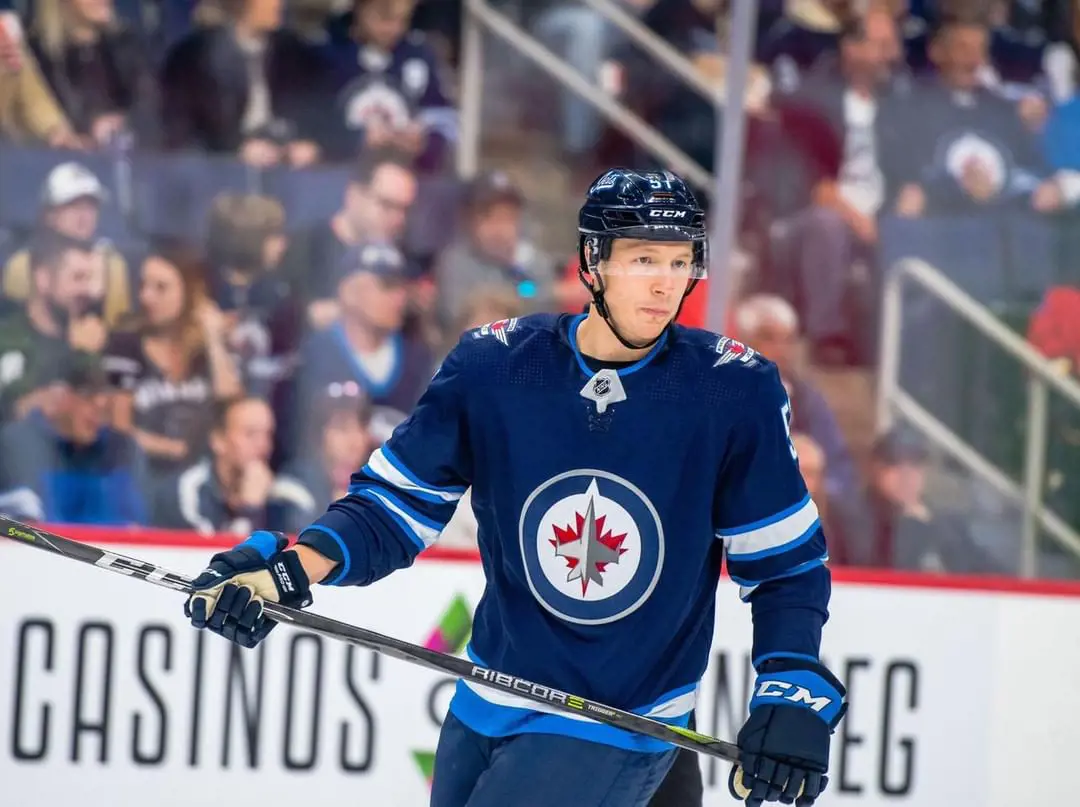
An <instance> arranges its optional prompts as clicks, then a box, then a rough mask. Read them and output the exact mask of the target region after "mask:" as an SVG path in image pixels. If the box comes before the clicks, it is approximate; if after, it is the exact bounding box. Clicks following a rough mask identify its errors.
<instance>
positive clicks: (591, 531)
mask: <svg viewBox="0 0 1080 807" xmlns="http://www.w3.org/2000/svg"><path fill="white" fill-rule="evenodd" d="M585 495H586V496H588V497H589V503H588V505H587V506H586V508H585V512H584V513H577V512H575V513H574V521H575V523H574V524H573V525H570V524H567V525H566V526H565V527H560V526H559V525H558V524H555V525H553V528H554V531H555V537H554V538H550V539H548V540H549V542H550V543H551V545H552V546H553V547H555V555H556V556H557V557H561V558H563V559H565V560H566V567H567V570H568V571H567V574H566V581H567V582H568V583H569V582H570V581H572V580H580V581H581V595H582V596H583V597H584V596H585V592H586V591H588V589H589V583H590V582H593V583H596V585H598V586H603V585H604V576H603V573H604V571H606V570H607V567H608V564H609V563H618V562H619V558H620V557H621V556H622V555H623V553H625V552H626V551H627V550H626V548H625V547H623V545H622V543H623V541H624V540H625V539H626V533H625V532H624V533H621V534H619V535H612V534H611V530H610V529H608V530H607V531H606V532H605V529H604V526H605V521H606V520H607V516H597V515H596V500H597V499H598V498H600V492H599V490H598V489H597V486H596V480H595V479H594V480H593V481H592V484H590V485H589V489H588V490H587V491H586V492H585Z"/></svg>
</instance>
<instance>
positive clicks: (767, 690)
mask: <svg viewBox="0 0 1080 807" xmlns="http://www.w3.org/2000/svg"><path fill="white" fill-rule="evenodd" d="M757 696H758V697H759V698H783V699H784V700H786V701H791V702H792V703H798V704H804V705H806V706H809V707H810V708H811V709H813V710H814V711H815V712H820V711H821V710H822V709H825V708H826V707H828V706H829V704H831V703H832V699H831V698H826V697H825V696H821V697H819V698H815V697H814V696H813V695H812V694H810V690H809V689H806V688H805V687H801V686H797V685H795V684H790V683H788V682H787V681H762V682H761V684H760V685H759V686H758V691H757Z"/></svg>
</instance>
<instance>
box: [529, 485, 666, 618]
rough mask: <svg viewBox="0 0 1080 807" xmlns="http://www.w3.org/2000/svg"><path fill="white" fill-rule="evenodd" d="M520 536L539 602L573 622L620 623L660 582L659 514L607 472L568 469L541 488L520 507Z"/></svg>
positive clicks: (661, 544) (634, 489)
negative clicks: (617, 621) (618, 621)
mask: <svg viewBox="0 0 1080 807" xmlns="http://www.w3.org/2000/svg"><path fill="white" fill-rule="evenodd" d="M519 533H520V536H519V537H520V541H521V556H522V561H523V562H524V565H525V576H526V578H527V580H528V583H529V588H530V590H531V591H532V593H533V596H534V597H536V599H537V601H538V602H539V603H540V604H541V605H542V606H543V607H544V608H545V609H547V610H548V611H549V612H551V613H552V614H554V615H555V616H557V617H559V618H560V619H563V620H566V621H567V622H574V623H577V624H580V625H602V624H605V623H608V622H615V621H616V620H619V619H622V618H623V617H625V616H627V615H628V614H631V613H633V612H634V611H636V610H637V609H638V608H640V607H641V606H642V605H643V604H644V602H645V601H646V600H647V599H648V598H649V595H650V594H652V592H653V589H655V588H656V583H657V581H658V580H659V578H660V571H661V569H662V567H663V562H664V532H663V527H662V526H661V524H660V516H659V515H658V514H657V512H656V508H655V507H654V506H653V504H652V502H650V501H649V499H648V497H647V496H645V494H644V493H643V492H642V491H641V490H640V489H638V488H637V487H636V486H634V485H633V484H631V483H630V482H628V481H626V480H625V479H623V478H622V477H619V476H616V475H615V474H612V473H609V472H607V471H598V470H576V471H568V472H567V473H564V474H559V475H558V476H555V477H552V478H551V479H549V480H547V481H546V482H544V483H543V484H541V485H540V486H539V487H537V488H536V490H534V491H533V492H532V493H531V494H530V496H529V498H528V499H527V500H526V502H525V506H524V507H523V508H522V511H521V520H520V524H519Z"/></svg>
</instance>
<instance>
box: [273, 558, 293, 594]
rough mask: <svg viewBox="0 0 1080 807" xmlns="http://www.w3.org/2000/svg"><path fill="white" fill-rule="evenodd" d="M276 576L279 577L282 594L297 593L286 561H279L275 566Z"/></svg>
mask: <svg viewBox="0 0 1080 807" xmlns="http://www.w3.org/2000/svg"><path fill="white" fill-rule="evenodd" d="M274 574H275V575H276V576H277V582H278V588H280V589H281V593H282V594H295V593H296V586H295V585H293V581H292V577H291V576H290V575H289V567H288V566H286V565H285V561H283V560H279V561H278V562H277V563H275V564H274Z"/></svg>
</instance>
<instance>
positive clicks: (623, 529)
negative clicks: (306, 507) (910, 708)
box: [185, 169, 846, 807]
mask: <svg viewBox="0 0 1080 807" xmlns="http://www.w3.org/2000/svg"><path fill="white" fill-rule="evenodd" d="M704 218H705V217H704V213H703V211H702V210H701V208H700V207H699V205H698V203H697V201H696V199H695V198H694V196H693V194H692V193H691V191H690V190H689V189H688V187H687V186H686V184H685V183H684V182H683V180H681V179H679V178H678V177H676V176H674V175H673V174H670V173H667V172H663V173H636V172H633V171H628V170H623V169H615V170H612V171H608V172H607V173H605V174H604V175H603V176H601V177H600V178H598V179H597V180H596V181H595V182H594V183H593V185H592V186H591V188H590V189H589V191H588V196H587V198H586V201H585V204H584V205H583V207H582V208H581V211H580V216H579V232H580V243H579V252H580V259H581V277H582V279H583V281H584V282H585V284H586V285H587V286H588V288H589V290H590V292H591V294H592V304H591V306H590V308H589V310H588V312H587V313H586V314H580V315H576V316H574V315H569V314H566V315H560V316H555V315H535V316H530V317H525V318H522V319H516V320H509V321H502V322H496V323H492V324H490V325H486V326H484V327H482V328H478V329H476V330H473V331H470V332H467V333H465V334H464V335H463V336H462V338H461V340H460V342H459V343H458V345H457V346H456V347H455V349H454V350H453V351H452V352H451V353H450V355H449V356H448V357H447V358H446V360H445V361H444V362H443V364H442V366H441V367H440V368H439V370H438V371H437V372H436V374H435V376H434V377H433V378H432V380H431V382H430V385H429V387H428V389H427V391H426V392H425V394H424V396H423V397H422V399H421V400H420V402H419V404H418V405H417V407H416V409H415V411H414V412H413V413H412V414H411V415H410V416H409V418H408V419H407V420H405V421H404V422H403V423H402V424H401V425H400V426H398V427H397V429H396V430H395V431H394V433H393V435H392V436H391V437H390V439H389V440H387V442H386V443H385V444H384V445H383V446H382V447H381V448H380V449H378V450H376V451H375V452H374V453H373V454H372V456H371V458H370V460H369V461H368V463H367V464H366V465H365V466H364V467H363V468H362V469H360V470H359V471H357V472H356V474H355V475H354V476H353V479H352V484H351V487H350V488H349V493H348V495H347V496H345V497H344V498H342V499H340V500H338V501H335V502H333V503H332V504H330V506H329V508H328V510H327V511H326V513H325V514H324V515H323V516H321V517H320V518H319V519H318V520H317V521H316V522H315V523H314V524H312V525H311V526H310V527H308V528H307V529H305V530H303V531H302V532H301V534H300V536H299V538H298V541H297V544H296V546H295V547H293V548H287V542H286V540H285V538H284V537H283V536H281V535H280V534H275V533H268V532H257V533H255V534H253V535H252V536H251V537H249V538H248V539H247V540H246V541H245V542H244V543H242V544H240V545H239V546H237V547H235V548H234V549H232V550H230V551H227V552H223V553H219V554H217V555H215V556H214V557H213V558H212V560H211V562H210V566H209V568H208V570H207V571H205V572H204V573H203V574H201V575H200V576H199V577H198V579H197V580H196V581H195V587H196V588H197V589H198V591H197V593H195V594H194V595H192V596H191V597H190V599H189V600H188V603H187V605H186V607H185V612H186V613H187V615H188V616H189V618H190V619H191V622H192V624H193V625H194V626H195V627H197V628H208V629H210V630H211V631H213V632H216V633H220V634H222V635H223V636H225V637H226V638H227V639H229V640H231V641H233V642H236V643H238V644H240V645H243V646H246V647H252V646H254V645H255V644H257V643H258V642H260V641H261V640H262V639H263V638H265V637H266V635H267V634H268V633H269V632H270V630H271V629H272V628H273V627H274V623H273V622H272V621H271V620H269V619H267V618H265V617H264V616H263V615H262V602H263V601H265V600H271V601H275V602H281V603H284V604H286V605H289V606H293V607H304V606H307V605H309V604H310V603H311V602H312V595H311V587H312V586H313V585H314V584H316V583H321V584H324V585H334V586H353V585H368V584H371V583H374V582H375V581H377V580H378V579H380V578H381V577H384V576H386V575H388V574H390V573H391V572H393V571H395V570H398V569H402V568H404V567H406V566H409V565H410V564H411V563H412V562H413V560H414V559H415V558H416V556H417V555H418V554H419V553H420V552H422V551H423V550H424V549H425V548H426V547H429V546H431V545H432V544H433V543H434V542H435V541H436V539H437V538H438V537H439V532H440V530H441V528H442V526H443V525H445V524H446V523H447V521H449V519H450V517H451V515H452V514H453V512H454V509H455V507H456V503H457V502H458V500H459V499H460V498H461V496H462V494H463V493H464V492H465V490H466V489H467V488H470V487H471V489H472V494H471V495H472V506H473V510H474V512H475V514H476V518H477V521H478V523H479V547H480V554H481V557H482V562H483V567H484V572H485V574H486V577H487V586H486V591H485V594H484V596H483V598H482V600H481V601H480V604H479V606H478V607H477V609H476V614H475V622H474V626H473V634H472V640H471V642H470V644H469V646H468V650H467V652H468V654H469V656H470V657H471V658H472V659H473V660H474V661H476V663H478V664H482V665H484V666H486V667H489V668H491V669H495V670H500V671H504V672H507V673H511V674H513V675H518V676H522V677H524V678H527V679H529V680H534V681H538V682H541V683H544V684H548V685H551V686H555V687H558V688H559V689H561V690H564V691H566V692H573V693H575V694H579V695H582V696H584V697H586V698H591V699H594V700H597V701H601V702H603V703H607V704H610V705H612V706H615V707H618V708H621V709H626V710H630V711H634V712H637V713H639V714H644V715H648V716H650V717H653V718H655V719H658V720H663V721H667V722H669V723H672V724H676V725H680V726H685V725H686V723H687V721H688V719H689V715H690V713H691V711H692V710H693V708H694V702H695V696H696V692H697V688H698V683H699V681H700V679H701V677H702V675H703V674H704V671H705V668H706V664H707V660H708V654H709V649H710V646H711V642H712V634H713V623H714V599H715V593H716V587H717V582H718V578H719V575H720V570H721V559H722V557H723V556H724V555H725V554H726V559H727V568H728V572H729V574H730V576H731V578H732V580H734V581H735V582H736V583H738V584H739V586H740V593H741V597H742V599H743V600H745V601H746V602H747V603H748V604H749V606H750V612H751V615H752V620H753V663H754V666H755V668H756V671H757V674H758V678H757V682H756V685H755V688H754V692H753V696H752V698H751V701H750V704H749V709H750V711H749V717H748V719H747V720H746V723H745V724H744V726H743V728H742V729H741V731H740V732H739V735H738V739H737V741H738V744H739V747H740V750H741V752H742V756H741V759H740V764H739V766H737V767H736V768H735V769H734V770H733V771H732V779H731V782H730V784H731V787H732V793H733V795H734V794H736V793H737V792H738V791H737V790H736V788H735V785H736V784H738V783H741V785H742V786H743V787H744V788H745V789H746V790H748V791H749V795H748V796H746V803H747V804H750V805H759V804H761V803H762V802H763V801H781V802H784V803H788V804H790V803H792V802H795V803H796V804H799V805H810V804H812V803H813V802H814V799H815V798H816V797H817V796H818V795H819V794H820V792H821V791H822V790H823V789H824V787H825V785H826V783H827V776H826V771H827V769H828V760H829V740H830V734H831V733H832V731H833V730H834V729H835V727H836V725H837V723H838V722H839V721H840V719H841V717H842V715H843V713H844V710H845V709H846V703H845V695H846V693H845V690H844V687H843V685H842V684H841V683H840V682H839V681H838V680H837V679H836V677H835V676H834V675H833V674H832V673H830V672H829V670H828V669H826V668H825V667H824V666H823V665H822V664H821V662H820V661H819V646H820V640H821V633H822V627H823V625H824V623H825V621H826V619H827V616H828V611H827V607H828V602H829V597H830V577H829V572H828V569H827V567H826V565H825V562H826V560H827V551H826V545H825V537H824V535H823V534H822V532H821V526H820V521H819V519H818V514H817V509H816V508H815V506H814V502H813V501H812V500H811V498H810V497H809V495H808V494H807V491H806V487H805V485H804V484H803V480H802V477H801V475H800V473H799V468H798V462H797V457H796V452H795V448H794V447H793V446H792V443H791V438H790V434H789V427H788V422H789V417H790V411H789V407H788V402H787V397H786V394H785V392H784V389H783V386H782V385H781V382H780V379H779V376H778V374H777V371H776V369H775V367H774V366H773V364H772V363H771V362H769V361H768V360H766V359H765V358H763V357H762V356H760V355H757V354H755V353H754V352H752V351H751V350H749V349H747V348H746V347H744V346H743V345H741V344H740V343H738V342H736V341H733V340H732V339H729V338H727V337H723V336H717V335H716V334H711V333H707V332H705V331H701V330H695V329H689V328H685V327H682V326H680V325H676V324H674V320H675V318H676V316H677V315H678V312H679V309H680V306H681V305H682V301H683V300H684V299H685V297H686V295H687V294H689V293H690V292H691V290H692V289H693V288H694V285H695V284H696V283H697V281H698V280H699V279H700V278H702V277H704V276H705V267H706V260H707V254H706V230H705V222H704ZM674 755H675V751H674V749H673V748H672V746H670V745H669V744H667V743H664V742H661V741H658V740H654V739H652V738H649V737H645V736H642V735H638V734H633V733H630V732H626V731H622V730H619V729H615V728H613V727H610V726H606V725H601V724H598V723H595V722H592V721H589V720H585V719H575V718H573V717H569V716H566V715H565V714H563V713H560V712H554V711H546V710H544V709H543V708H542V707H541V706H539V705H538V704H536V703H534V702H532V701H527V700H524V699H521V700H519V699H517V698H515V697H513V696H511V695H508V694H504V693H501V692H496V691H493V690H488V689H486V688H484V687H482V686H479V685H475V684H473V683H471V682H467V681H459V682H458V685H457V689H456V691H455V694H454V697H453V699H452V701H451V704H450V707H449V713H448V714H447V716H446V719H445V722H444V723H443V726H442V731H441V735H440V739H439V745H438V749H437V752H436V758H435V769H434V781H433V783H432V794H431V804H432V805H433V807H466V806H467V807H506V805H514V807H563V805H568V804H572V805H575V807H615V806H616V805H617V806H618V807H644V805H646V804H648V802H649V800H650V798H651V796H652V794H653V793H654V792H655V791H656V789H657V787H658V786H659V785H660V783H661V781H662V780H663V779H664V776H665V774H666V773H667V771H668V769H669V767H670V766H671V763H672V760H673V758H674ZM742 792H743V795H744V796H745V795H746V793H745V791H742ZM736 798H738V795H736Z"/></svg>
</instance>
